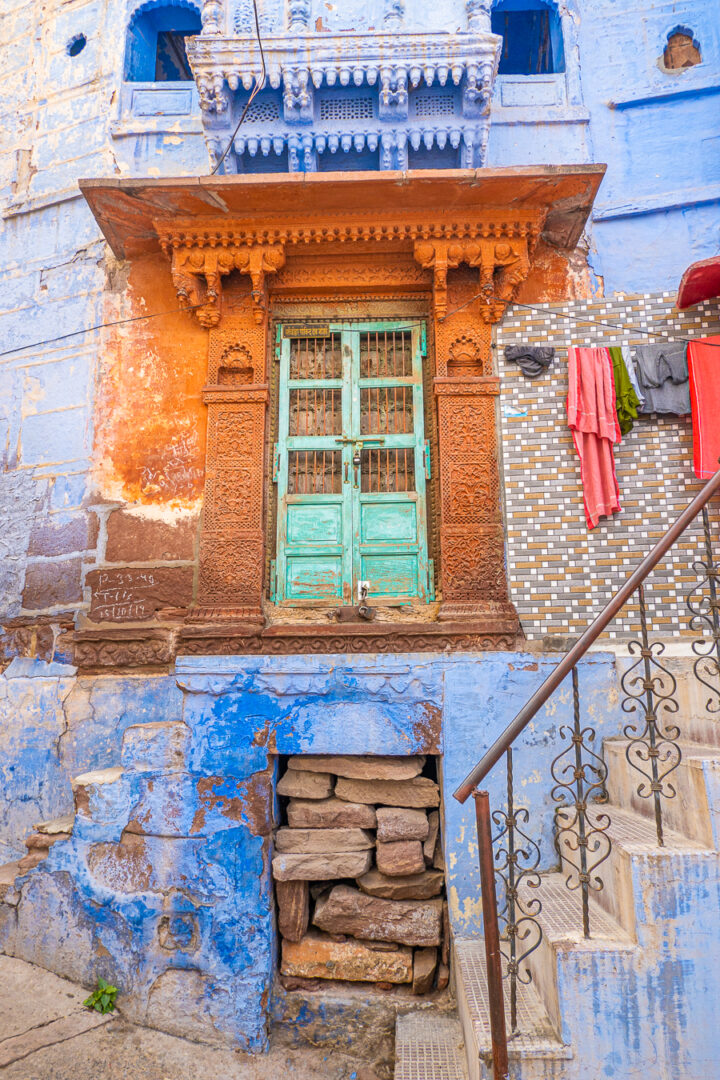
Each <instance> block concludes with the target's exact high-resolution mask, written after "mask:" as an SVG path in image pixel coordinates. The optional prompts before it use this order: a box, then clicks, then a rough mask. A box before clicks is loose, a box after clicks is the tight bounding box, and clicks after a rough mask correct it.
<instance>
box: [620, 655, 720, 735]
mask: <svg viewBox="0 0 720 1080" xmlns="http://www.w3.org/2000/svg"><path fill="white" fill-rule="evenodd" d="M696 660H697V657H696V656H695V655H686V656H673V655H672V646H671V647H670V648H669V649H666V651H665V653H664V654H663V656H662V659H661V663H662V666H663V667H664V668H666V669H667V671H669V672H670V674H671V675H672V676H673V678H674V679H675V682H676V687H675V693H674V695H673V696H674V698H675V700H676V701H677V703H678V713H677V723H678V727H679V728H680V730H681V732H682V737H683V739H687V740H688V741H690V742H696V743H699V744H700V745H703V746H716V747H718V748H720V697H718V693H720V686H717V678H711V679H710V682H711V684H714V685H715V686H717V691H716V692H713V691H712V690H711V689H709V688H708V687H706V686H703V684H702V683H701V682H700V680H699V679H698V678H697V676H696V674H695V671H694V668H693V665H694V663H695V661H696ZM627 663H628V661H627V660H626V661H625V665H627ZM637 670H638V671H639V670H640V669H637ZM655 674H657V673H655ZM708 706H709V707H708ZM628 715H629V716H631V715H632V714H628Z"/></svg>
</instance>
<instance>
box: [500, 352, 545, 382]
mask: <svg viewBox="0 0 720 1080" xmlns="http://www.w3.org/2000/svg"><path fill="white" fill-rule="evenodd" d="M554 356H555V350H554V349H551V348H544V347H543V348H541V347H540V346H534V345H506V346H505V359H506V360H509V361H510V363H511V364H517V366H518V367H519V368H520V370H521V371H522V373H523V375H524V376H525V378H526V379H537V377H538V375H542V373H543V371H545V370H547V368H549V367H550V365H551V364H552V362H553V357H554Z"/></svg>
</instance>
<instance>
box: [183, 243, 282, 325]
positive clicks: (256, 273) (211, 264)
mask: <svg viewBox="0 0 720 1080" xmlns="http://www.w3.org/2000/svg"><path fill="white" fill-rule="evenodd" d="M284 265H285V247H284V245H283V244H245V245H240V246H234V245H228V246H226V247H221V248H219V249H218V248H216V247H199V246H198V247H195V246H193V247H189V246H185V245H182V246H179V247H173V249H172V277H173V283H174V285H175V289H176V291H177V294H178V298H179V299H180V303H181V305H182V307H184V308H186V309H194V311H195V314H196V316H197V320H198V322H199V323H200V325H201V326H205V327H206V328H208V329H211V328H212V327H214V326H217V325H218V323H219V322H220V314H221V294H222V278H223V277H224V276H225V275H226V274H229V273H230V272H231V271H232V270H239V271H240V273H241V274H247V275H248V276H249V278H250V281H251V295H252V303H253V318H254V320H255V322H256V323H257V324H258V325H260V324H261V323H262V322H263V321H264V319H265V313H266V307H267V305H266V302H265V300H266V293H265V277H266V275H267V274H272V273H275V271H277V270H279V269H280V268H281V267H282V266H284Z"/></svg>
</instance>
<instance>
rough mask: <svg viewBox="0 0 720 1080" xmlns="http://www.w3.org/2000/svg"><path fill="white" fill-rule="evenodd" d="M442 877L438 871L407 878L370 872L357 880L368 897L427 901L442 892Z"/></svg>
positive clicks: (429, 871) (375, 871)
mask: <svg viewBox="0 0 720 1080" xmlns="http://www.w3.org/2000/svg"><path fill="white" fill-rule="evenodd" d="M444 880H445V879H444V875H443V874H441V873H440V871H439V870H426V871H425V872H424V873H422V874H410V875H409V876H408V877H386V876H385V875H384V874H381V873H380V871H379V870H370V871H369V873H367V874H363V876H362V877H361V878H358V881H357V883H358V885H359V886H360V888H361V889H362V891H363V892H365V893H369V894H370V896H379V897H381V898H382V899H384V900H429V899H430V898H431V897H433V896H439V895H440V893H441V892H442V887H443V881H444Z"/></svg>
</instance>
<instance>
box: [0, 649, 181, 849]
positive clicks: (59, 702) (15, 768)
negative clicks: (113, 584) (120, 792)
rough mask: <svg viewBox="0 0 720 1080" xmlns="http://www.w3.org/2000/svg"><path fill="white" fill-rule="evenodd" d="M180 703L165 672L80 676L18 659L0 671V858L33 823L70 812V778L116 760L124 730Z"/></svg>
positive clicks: (174, 712) (167, 714)
mask: <svg viewBox="0 0 720 1080" xmlns="http://www.w3.org/2000/svg"><path fill="white" fill-rule="evenodd" d="M181 708H182V695H181V693H180V691H179V689H178V687H177V684H176V682H175V680H174V679H173V678H172V677H169V676H152V677H148V676H124V677H123V676H104V677H89V678H88V677H80V678H78V677H77V675H76V670H75V668H74V667H71V666H70V665H68V664H60V663H57V662H56V663H52V664H49V663H46V662H45V661H42V660H31V659H29V658H21V657H16V658H15V659H14V660H13V661H12V662H11V663H10V665H9V666H8V667H7V668H6V669H5V671H4V672H3V673H2V675H0V863H2V862H8V861H10V860H13V859H17V858H20V857H21V856H22V855H24V854H26V851H25V846H24V840H25V837H26V836H27V835H28V833H30V832H31V831H32V829H33V827H34V826H35V825H36V824H38V823H39V822H41V821H48V820H50V819H52V818H56V817H59V816H61V815H63V814H68V813H71V812H72V809H73V799H72V791H71V787H70V781H71V780H72V778H73V777H74V776H77V775H78V774H80V773H84V772H88V771H90V770H94V769H104V768H108V767H110V766H112V765H116V764H117V763H118V761H119V759H120V751H121V746H122V738H123V734H124V732H125V730H126V728H128V727H130V726H131V725H134V724H142V723H147V722H148V721H151V720H153V719H156V718H158V717H162V718H163V719H166V720H172V719H176V718H178V717H179V716H180V714H181Z"/></svg>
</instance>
